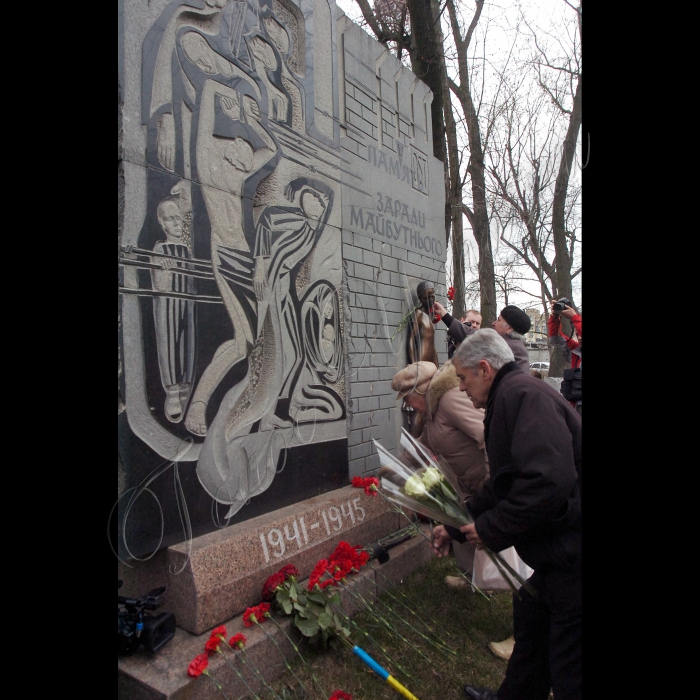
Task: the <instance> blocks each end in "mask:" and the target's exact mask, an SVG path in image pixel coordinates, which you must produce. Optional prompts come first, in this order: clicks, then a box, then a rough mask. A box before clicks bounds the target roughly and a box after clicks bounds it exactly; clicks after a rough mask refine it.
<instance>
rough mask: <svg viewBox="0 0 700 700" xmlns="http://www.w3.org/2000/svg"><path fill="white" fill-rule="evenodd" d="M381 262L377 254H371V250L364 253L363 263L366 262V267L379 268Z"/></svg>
mask: <svg viewBox="0 0 700 700" xmlns="http://www.w3.org/2000/svg"><path fill="white" fill-rule="evenodd" d="M379 260H380V257H379V255H378V254H377V253H374V252H371V251H369V250H365V251H363V253H362V262H364V263H365V265H371V266H373V267H379Z"/></svg>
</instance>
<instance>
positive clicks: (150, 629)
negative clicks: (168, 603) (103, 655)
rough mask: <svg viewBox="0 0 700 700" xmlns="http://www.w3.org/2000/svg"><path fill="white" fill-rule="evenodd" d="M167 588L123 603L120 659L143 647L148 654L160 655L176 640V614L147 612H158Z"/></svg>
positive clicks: (120, 621) (118, 634)
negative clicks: (149, 612) (159, 652)
mask: <svg viewBox="0 0 700 700" xmlns="http://www.w3.org/2000/svg"><path fill="white" fill-rule="evenodd" d="M123 583H124V582H123V581H119V584H118V586H117V588H121V587H122V584H123ZM164 592H165V586H163V587H162V588H154V589H153V590H152V591H150V592H149V593H146V595H145V596H142V597H141V598H125V597H124V596H121V595H120V596H118V599H119V607H118V611H119V626H118V628H117V637H118V641H119V655H120V656H129V655H130V654H133V653H134V652H135V651H136V650H137V649H138V648H139V647H140V646H141V645H142V644H143V645H144V646H145V647H146V649H147V651H149V652H151V653H153V652H156V651H158V649H160V648H161V647H162V646H163V645H164V644H166V643H167V642H169V641H170V640H171V639H172V638H173V637H174V636H175V615H173V613H167V612H164V613H160V614H159V615H149V614H148V613H146V612H145V611H146V610H156V609H157V608H159V607H160V606H161V605H163V593H164Z"/></svg>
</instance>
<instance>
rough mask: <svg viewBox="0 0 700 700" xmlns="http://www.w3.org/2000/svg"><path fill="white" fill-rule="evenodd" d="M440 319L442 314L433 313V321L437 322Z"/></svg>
mask: <svg viewBox="0 0 700 700" xmlns="http://www.w3.org/2000/svg"><path fill="white" fill-rule="evenodd" d="M440 321H442V316H440V314H435V315H434V316H433V323H439V322H440Z"/></svg>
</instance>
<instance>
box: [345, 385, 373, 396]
mask: <svg viewBox="0 0 700 700" xmlns="http://www.w3.org/2000/svg"><path fill="white" fill-rule="evenodd" d="M371 395H372V382H352V383H351V384H350V396H352V398H353V399H355V398H359V397H361V396H371Z"/></svg>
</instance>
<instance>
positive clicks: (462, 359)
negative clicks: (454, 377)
mask: <svg viewBox="0 0 700 700" xmlns="http://www.w3.org/2000/svg"><path fill="white" fill-rule="evenodd" d="M453 359H454V360H457V362H459V364H460V365H462V367H465V368H466V369H471V370H476V368H477V367H478V366H479V361H480V360H486V362H488V363H489V364H490V365H491V367H493V368H494V369H495V370H496V371H497V372H498V370H499V369H501V367H503V365H505V364H507V363H508V362H513V361H514V360H515V357H514V356H513V351H512V350H511V349H510V348H509V347H508V343H506V341H505V340H503V338H502V337H501V336H500V335H499V334H498V333H497V332H496V331H495V330H493V328H483V329H481V330H478V331H477V332H476V333H472V334H471V335H470V336H469V337H467V338H466V339H465V340H463V341H462V342H461V343H460V346H459V347H458V348H457V351H456V352H455V354H454V358H453Z"/></svg>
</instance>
